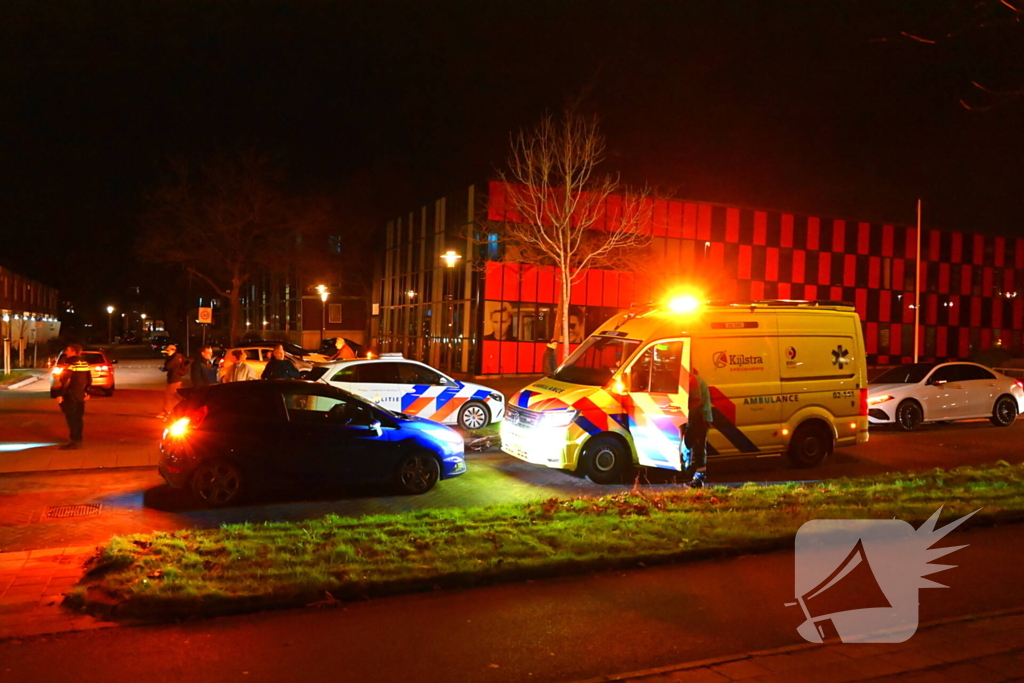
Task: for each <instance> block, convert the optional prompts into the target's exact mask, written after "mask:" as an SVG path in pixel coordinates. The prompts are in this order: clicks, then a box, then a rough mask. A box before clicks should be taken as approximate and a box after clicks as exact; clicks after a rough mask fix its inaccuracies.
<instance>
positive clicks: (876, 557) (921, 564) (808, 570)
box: [786, 507, 978, 643]
mask: <svg viewBox="0 0 1024 683" xmlns="http://www.w3.org/2000/svg"><path fill="white" fill-rule="evenodd" d="M941 512H942V508H941V507H940V508H939V509H938V510H936V511H935V514H933V515H932V516H931V517H930V518H929V519H928V521H926V522H924V523H923V524H922V525H921V526H920V528H918V529H916V530H915V529H914V527H912V526H911V525H910V524H908V523H907V522H904V521H902V520H899V519H814V520H811V521H809V522H806V523H804V525H803V526H801V527H800V530H799V531H798V532H797V534H796V582H795V589H796V596H797V597H796V600H797V601H796V602H789V603H786V606H787V607H792V606H796V605H799V606H800V609H801V610H802V611H803V613H804V618H805V621H804V622H803V623H802V624H800V626H799V627H797V632H798V633H799V634H800V635H801V636H802V637H803V638H804V640H807V641H809V642H812V643H820V642H822V641H823V640H826V639H829V638H836V637H838V638H839V639H840V640H841V641H842V642H844V643H902V642H904V641H906V640H908V639H909V638H910V637H911V636H912V635H914V633H915V632H916V631H917V623H918V596H917V591H918V589H919V588H947V586H945V585H943V584H941V583H936V582H934V581H931V580H929V579H926V578H924V577H925V576H928V575H929V574H934V573H936V572H940V571H943V570H945V569H950V568H952V567H955V566H956V565H942V564H930V562H931V561H932V560H936V559H938V558H940V557H943V556H945V555H948V554H949V553H951V552H954V551H956V550H960V549H961V548H966V547H967V546H966V545H958V546H952V547H946V548H933V547H932V546H933V545H934V544H935V543H938V542H939V541H940V540H941V539H942V538H943V537H944V536H945V535H946V534H948V533H949V532H951V531H953V530H954V529H956V528H957V527H958V526H960V525H961V524H963V523H964V522H965V521H966V520H967V519H969V518H970V517H971V515H973V514H975V513H976V512H978V510H975V511H974V512H972V513H970V514H968V515H964V516H963V517H961V518H959V519H957V520H955V521H953V522H951V523H949V524H947V525H946V526H944V527H942V528H941V529H938V530H936V529H935V524H936V522H937V521H938V519H939V513H941Z"/></svg>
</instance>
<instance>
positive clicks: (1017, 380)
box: [1014, 379, 1024, 390]
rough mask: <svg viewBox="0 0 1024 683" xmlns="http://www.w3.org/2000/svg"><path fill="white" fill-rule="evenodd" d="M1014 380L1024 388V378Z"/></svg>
mask: <svg viewBox="0 0 1024 683" xmlns="http://www.w3.org/2000/svg"><path fill="white" fill-rule="evenodd" d="M1014 382H1015V383H1016V385H1017V386H1018V387H1020V388H1021V389H1022V390H1024V379H1015V380H1014Z"/></svg>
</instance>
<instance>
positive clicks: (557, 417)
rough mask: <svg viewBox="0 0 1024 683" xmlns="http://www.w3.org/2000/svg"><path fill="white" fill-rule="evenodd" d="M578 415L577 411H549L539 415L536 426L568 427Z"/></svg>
mask: <svg viewBox="0 0 1024 683" xmlns="http://www.w3.org/2000/svg"><path fill="white" fill-rule="evenodd" d="M579 414H580V411H578V410H549V411H545V412H543V413H542V414H541V418H540V421H539V422H538V423H537V424H538V426H539V427H568V426H569V425H571V424H572V421H573V420H575V419H576V416H577V415H579Z"/></svg>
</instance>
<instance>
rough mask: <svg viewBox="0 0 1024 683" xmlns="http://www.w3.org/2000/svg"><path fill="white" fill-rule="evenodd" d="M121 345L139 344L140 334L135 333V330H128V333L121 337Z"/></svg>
mask: <svg viewBox="0 0 1024 683" xmlns="http://www.w3.org/2000/svg"><path fill="white" fill-rule="evenodd" d="M120 343H122V344H138V343H139V334H138V332H135V331H134V330H128V331H127V332H125V333H124V334H122V335H121V342H120Z"/></svg>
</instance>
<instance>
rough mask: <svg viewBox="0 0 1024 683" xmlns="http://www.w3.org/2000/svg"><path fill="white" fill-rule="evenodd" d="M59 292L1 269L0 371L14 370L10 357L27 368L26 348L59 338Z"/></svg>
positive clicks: (11, 271)
mask: <svg viewBox="0 0 1024 683" xmlns="http://www.w3.org/2000/svg"><path fill="white" fill-rule="evenodd" d="M58 302H59V300H58V292H57V290H56V289H54V288H53V287H47V286H46V285H44V284H42V283H41V282H37V281H36V280H33V279H31V278H29V277H26V276H24V275H21V274H19V273H16V272H15V271H13V270H11V269H10V268H5V267H3V266H0V345H2V347H3V348H2V352H0V353H2V354H3V357H2V358H0V363H3V365H2V366H0V370H4V371H7V370H8V369H9V368H10V367H11V356H12V355H16V356H17V357H18V363H19V365H22V366H24V365H25V349H26V348H27V347H28V346H29V345H30V344H43V343H45V342H47V341H49V340H50V339H54V338H56V337H57V336H59V335H60V320H58V317H57V316H58Z"/></svg>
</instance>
